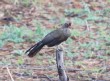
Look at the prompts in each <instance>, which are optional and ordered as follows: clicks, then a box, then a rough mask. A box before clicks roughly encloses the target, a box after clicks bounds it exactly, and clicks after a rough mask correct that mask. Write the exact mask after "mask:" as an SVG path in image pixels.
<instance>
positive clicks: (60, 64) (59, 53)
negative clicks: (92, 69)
mask: <svg viewBox="0 0 110 81" xmlns="http://www.w3.org/2000/svg"><path fill="white" fill-rule="evenodd" d="M56 63H57V69H58V74H59V79H60V81H69V78H68V76H67V75H66V72H65V68H64V59H63V49H62V48H61V47H58V46H57V48H56Z"/></svg>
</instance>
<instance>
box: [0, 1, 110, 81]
mask: <svg viewBox="0 0 110 81" xmlns="http://www.w3.org/2000/svg"><path fill="white" fill-rule="evenodd" d="M83 1H84V2H85V3H87V4H88V5H89V8H90V9H91V10H92V11H97V10H103V9H106V8H110V1H109V0H82V1H81V0H55V1H54V0H45V2H44V1H43V0H41V1H38V3H36V4H33V5H31V4H30V6H25V5H23V4H19V5H18V4H14V3H10V2H9V1H6V0H1V2H0V19H1V20H0V35H2V34H3V33H4V32H5V27H4V25H7V27H8V25H9V24H14V25H15V26H16V27H18V28H21V27H22V26H26V27H27V28H28V29H30V30H32V31H35V29H36V24H35V22H36V21H37V22H40V23H42V28H46V29H47V30H48V29H54V28H56V27H59V24H60V23H59V22H60V21H62V22H63V19H64V20H66V19H70V20H72V19H73V18H74V17H72V16H74V15H76V14H74V13H73V14H72V16H71V15H69V16H68V13H67V14H66V13H65V11H66V10H71V9H73V8H76V9H83V8H84V7H85V5H84V4H82V2H83ZM78 14H79V13H78ZM4 17H13V18H17V21H15V22H11V21H3V20H2V19H3V18H4ZM85 17H87V15H84V16H81V18H82V19H83V18H85ZM52 18H53V19H52ZM34 20H36V21H35V22H34ZM95 22H97V23H98V22H103V21H101V20H99V21H95ZM105 22H106V21H105ZM91 24H92V29H91V31H92V32H93V34H94V32H95V31H97V27H98V26H96V25H95V24H94V23H91ZM72 29H78V30H79V31H80V32H82V31H84V30H88V29H87V27H86V25H83V27H82V25H78V24H75V23H73V24H72ZM108 31H109V28H108ZM95 34H96V32H95ZM96 36H97V35H96ZM94 38H95V37H94ZM71 39H72V41H73V42H72V45H68V44H65V43H64V47H65V48H68V47H69V46H70V47H71V46H76V47H77V45H78V44H77V43H78V42H80V43H84V42H87V41H90V40H91V39H92V38H90V36H89V35H86V36H85V37H77V36H76V37H75V36H71ZM33 44H35V42H29V41H24V42H20V43H14V42H11V41H8V42H6V43H5V44H4V45H3V46H2V47H1V48H0V81H25V80H26V81H58V78H59V77H58V73H57V68H56V61H55V47H52V48H48V47H44V48H43V50H41V51H40V53H39V54H38V55H36V57H34V58H29V57H28V56H27V55H25V54H24V52H25V51H26V49H28V48H29V47H30V46H32V45H33ZM107 49H110V48H109V47H107ZM84 50H86V49H80V52H79V50H78V49H74V50H73V51H74V52H77V53H80V54H79V55H78V56H75V57H68V56H67V55H66V52H65V56H64V59H65V68H66V72H67V75H68V77H69V81H110V59H109V58H110V57H109V55H110V54H108V55H104V56H106V57H107V58H108V59H107V60H106V59H100V58H96V57H95V56H93V57H91V58H84V57H83V55H82V53H83V52H84ZM104 50H106V49H104ZM103 52H104V51H103V50H100V51H96V52H95V54H98V55H103Z"/></svg>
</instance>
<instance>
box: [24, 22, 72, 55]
mask: <svg viewBox="0 0 110 81" xmlns="http://www.w3.org/2000/svg"><path fill="white" fill-rule="evenodd" d="M70 26H71V23H70V22H67V23H65V24H63V26H62V27H61V28H58V29H56V30H54V31H52V32H50V33H49V34H47V35H46V36H45V37H44V38H43V39H42V40H41V41H39V42H38V43H37V44H35V45H34V46H32V47H31V48H29V49H28V50H27V51H26V54H27V55H28V56H29V57H33V56H35V55H36V54H37V53H38V52H39V51H40V50H41V49H42V47H43V46H45V45H47V46H48V47H52V46H55V45H59V44H60V43H62V42H63V41H66V40H67V39H68V37H70Z"/></svg>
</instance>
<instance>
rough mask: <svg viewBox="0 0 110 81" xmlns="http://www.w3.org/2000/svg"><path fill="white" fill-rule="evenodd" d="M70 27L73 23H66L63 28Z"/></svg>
mask: <svg viewBox="0 0 110 81" xmlns="http://www.w3.org/2000/svg"><path fill="white" fill-rule="evenodd" d="M70 26H71V22H66V23H64V25H63V28H70Z"/></svg>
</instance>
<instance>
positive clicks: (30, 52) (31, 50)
mask: <svg viewBox="0 0 110 81" xmlns="http://www.w3.org/2000/svg"><path fill="white" fill-rule="evenodd" d="M43 46H44V44H43V43H42V41H40V42H38V43H37V44H35V45H34V46H32V47H31V48H29V49H28V50H27V51H26V52H25V53H26V54H27V55H28V56H29V57H33V56H35V55H36V54H37V53H38V52H39V51H40V50H41V49H42V47H43Z"/></svg>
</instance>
